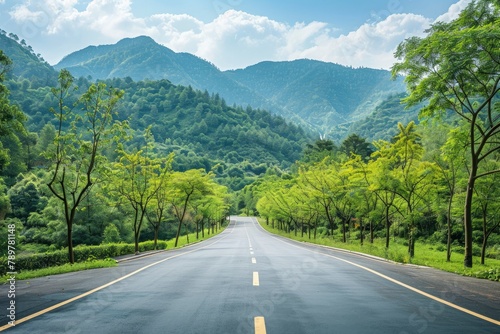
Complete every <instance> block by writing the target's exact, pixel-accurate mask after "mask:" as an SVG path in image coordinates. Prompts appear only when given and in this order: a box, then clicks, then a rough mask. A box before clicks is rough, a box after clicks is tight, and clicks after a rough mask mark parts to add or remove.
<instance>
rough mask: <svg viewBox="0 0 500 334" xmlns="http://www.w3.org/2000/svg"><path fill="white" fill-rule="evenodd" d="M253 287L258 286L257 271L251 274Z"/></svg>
mask: <svg viewBox="0 0 500 334" xmlns="http://www.w3.org/2000/svg"><path fill="white" fill-rule="evenodd" d="M253 286H259V273H258V272H257V271H254V272H253Z"/></svg>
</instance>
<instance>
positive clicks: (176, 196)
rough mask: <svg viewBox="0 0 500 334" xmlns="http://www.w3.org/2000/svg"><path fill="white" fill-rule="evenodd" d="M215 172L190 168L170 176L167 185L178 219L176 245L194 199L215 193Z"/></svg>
mask: <svg viewBox="0 0 500 334" xmlns="http://www.w3.org/2000/svg"><path fill="white" fill-rule="evenodd" d="M212 179H213V174H211V173H209V174H207V173H206V172H205V171H204V170H202V169H190V170H188V171H185V172H174V173H172V176H171V177H170V178H169V182H168V183H167V186H168V187H169V189H170V191H171V194H170V195H169V196H168V197H169V198H170V201H171V205H172V210H173V213H174V216H175V218H176V219H177V223H178V225H177V233H176V236H175V247H177V244H178V243H179V237H180V234H181V228H182V226H183V224H185V223H186V218H187V216H188V214H189V210H190V206H191V203H192V202H193V201H196V200H199V199H200V198H203V197H204V196H208V195H210V194H212V193H213V189H211V185H212V184H213V180H212Z"/></svg>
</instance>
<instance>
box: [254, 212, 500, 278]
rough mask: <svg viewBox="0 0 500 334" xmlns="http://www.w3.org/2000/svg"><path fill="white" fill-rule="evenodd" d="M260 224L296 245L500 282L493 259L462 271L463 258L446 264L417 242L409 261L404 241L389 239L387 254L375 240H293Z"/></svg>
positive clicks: (433, 247)
mask: <svg viewBox="0 0 500 334" xmlns="http://www.w3.org/2000/svg"><path fill="white" fill-rule="evenodd" d="M259 223H260V225H261V226H262V227H263V228H264V229H265V230H267V231H268V232H270V233H273V234H276V235H280V236H284V237H286V238H290V239H293V240H297V241H303V242H310V243H314V244H318V245H323V246H329V247H335V248H341V249H345V250H349V251H353V252H360V253H364V254H369V255H374V256H378V257H381V258H385V259H388V260H391V261H395V262H399V263H411V264H416V265H422V266H427V267H433V268H436V269H441V270H444V271H448V272H452V273H456V274H460V275H464V276H471V277H477V278H485V279H489V280H492V281H500V260H496V259H486V260H485V265H481V264H480V258H479V257H474V259H473V267H472V268H465V267H464V265H463V254H459V253H452V255H451V261H450V262H446V251H440V250H437V249H436V248H437V246H436V245H431V244H426V243H422V242H419V241H417V242H416V244H415V256H414V257H413V258H411V259H410V257H409V255H408V247H407V246H405V245H404V244H403V240H394V239H392V238H391V241H390V245H389V249H388V250H387V249H386V248H385V239H375V240H374V243H373V244H371V243H370V242H369V240H365V242H364V245H361V243H360V241H359V240H355V241H348V242H346V243H343V242H341V241H339V240H334V239H332V238H331V237H317V238H316V239H313V237H312V236H311V239H309V238H308V236H307V235H306V234H304V236H303V237H302V236H301V235H300V233H298V235H297V236H295V234H294V233H293V232H292V233H286V232H284V231H281V230H278V229H277V228H273V227H272V226H271V225H266V223H265V222H264V221H263V220H260V219H259Z"/></svg>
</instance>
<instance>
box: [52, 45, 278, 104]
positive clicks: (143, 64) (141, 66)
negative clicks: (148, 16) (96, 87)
mask: <svg viewBox="0 0 500 334" xmlns="http://www.w3.org/2000/svg"><path fill="white" fill-rule="evenodd" d="M54 68H55V69H57V70H61V69H63V68H66V69H67V70H69V71H70V72H71V74H73V76H75V77H81V76H83V77H91V78H92V79H94V80H95V79H99V80H105V79H113V78H126V77H130V78H132V79H133V80H134V81H140V80H146V79H149V80H163V79H167V80H169V81H170V82H172V83H173V84H175V85H182V86H191V87H192V88H194V89H198V90H207V91H208V92H209V93H214V94H219V95H220V96H221V97H223V98H224V99H225V100H226V101H227V102H228V103H229V104H237V105H241V106H248V105H251V106H252V107H254V108H263V109H269V107H272V104H270V103H269V102H268V101H267V100H266V99H265V98H263V97H260V96H259V95H258V94H256V93H255V92H254V91H253V90H252V89H250V88H247V87H245V86H243V85H241V84H239V83H237V82H235V81H233V80H231V79H230V78H228V77H227V76H226V75H225V74H224V73H223V72H221V71H220V70H219V69H218V68H217V67H215V66H214V65H213V64H211V63H209V62H207V61H205V60H203V59H201V58H198V57H196V56H194V55H192V54H189V53H183V52H181V53H176V52H174V51H172V50H170V49H169V48H167V47H165V46H162V45H160V44H158V43H156V42H155V41H154V40H153V39H152V38H150V37H147V36H139V37H135V38H125V39H122V40H121V41H119V42H118V43H116V44H114V45H101V46H89V47H87V48H85V49H83V50H80V51H76V52H74V53H71V54H70V55H67V56H66V57H64V58H63V59H62V60H61V61H60V62H59V63H58V64H56V65H55V66H54ZM274 109H276V110H275V112H276V113H278V114H279V108H277V107H276V108H274Z"/></svg>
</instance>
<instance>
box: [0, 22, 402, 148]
mask: <svg viewBox="0 0 500 334" xmlns="http://www.w3.org/2000/svg"><path fill="white" fill-rule="evenodd" d="M0 32H2V31H0ZM10 35H11V34H10ZM16 37H17V36H13V37H12V36H11V37H9V36H7V34H6V33H5V32H3V33H2V34H0V49H2V50H4V51H5V52H6V54H7V55H8V56H9V57H10V58H11V59H12V60H13V63H14V67H13V71H12V74H13V75H14V76H16V77H18V78H20V79H28V81H30V83H31V85H32V87H37V86H44V85H45V86H54V85H55V82H56V80H57V71H56V70H60V69H62V68H66V69H68V70H69V71H70V72H71V73H72V74H73V75H74V76H75V77H89V76H91V77H92V79H93V80H97V79H99V80H105V79H111V78H126V77H130V78H132V79H133V80H134V81H141V80H146V79H149V80H163V79H168V80H169V81H170V82H172V83H173V84H175V85H183V86H186V87H187V86H191V87H192V88H194V89H198V90H202V91H204V90H206V91H208V92H209V93H211V94H215V95H218V96H220V97H221V98H223V99H224V100H225V101H226V103H228V104H229V105H233V104H235V105H241V106H243V107H246V106H251V107H252V108H260V109H265V110H268V111H270V112H272V113H274V114H277V115H280V116H282V117H284V118H285V119H287V120H291V121H293V122H295V123H296V124H298V125H301V126H302V127H304V128H306V129H309V130H310V131H313V132H314V133H316V134H319V135H323V136H326V137H329V138H332V139H334V140H336V141H340V140H342V139H343V138H345V137H346V136H347V135H348V134H349V133H350V132H351V131H352V130H353V129H356V128H359V124H363V123H364V122H368V123H371V122H373V120H374V118H373V117H371V115H373V114H374V113H376V110H377V108H378V107H379V106H380V105H382V104H383V103H384V102H385V101H386V100H387V99H390V98H392V97H393V96H395V95H398V94H401V93H404V92H405V87H404V85H403V82H402V80H396V81H393V80H391V79H390V73H389V72H388V71H385V70H375V69H369V68H350V67H345V66H341V65H338V64H333V63H326V62H321V61H316V60H307V59H302V60H295V61H281V62H271V61H265V62H261V63H258V64H256V65H253V66H249V67H247V68H245V69H239V70H231V71H220V70H219V69H218V68H217V67H216V66H214V65H213V64H211V63H209V62H207V61H205V60H203V59H201V58H199V57H197V56H194V55H191V54H189V53H176V52H174V51H172V50H170V49H169V48H167V47H165V46H162V45H160V44H158V43H156V42H155V41H154V40H153V39H152V38H150V37H147V36H139V37H135V38H125V39H122V40H120V41H119V42H118V43H116V44H112V45H100V46H89V47H86V48H84V49H82V50H80V51H77V52H73V53H71V54H69V55H67V56H66V57H64V58H63V59H62V60H61V62H59V63H58V64H57V65H55V66H54V67H51V66H50V65H49V64H47V63H46V62H45V61H43V58H41V55H35V53H34V51H33V50H32V49H31V48H30V47H29V46H27V45H26V44H25V43H22V42H23V41H19V40H18V39H17V40H16ZM393 111H395V112H397V113H404V111H403V106H401V108H395V109H393ZM394 118H395V119H397V118H398V116H397V115H394ZM356 124H357V125H356ZM353 125H356V126H353ZM363 128H364V129H367V128H370V125H369V124H367V125H365V126H363ZM382 132H383V131H382Z"/></svg>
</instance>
